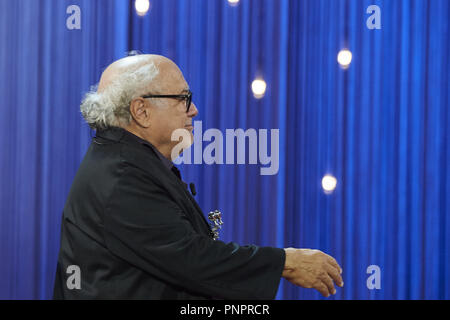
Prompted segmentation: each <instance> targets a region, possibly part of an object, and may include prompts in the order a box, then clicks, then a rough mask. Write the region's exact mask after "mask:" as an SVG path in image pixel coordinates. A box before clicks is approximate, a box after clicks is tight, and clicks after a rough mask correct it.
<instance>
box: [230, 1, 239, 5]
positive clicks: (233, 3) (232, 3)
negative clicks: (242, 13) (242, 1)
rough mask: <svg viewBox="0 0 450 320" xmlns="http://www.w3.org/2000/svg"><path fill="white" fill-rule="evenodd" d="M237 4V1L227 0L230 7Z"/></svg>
mask: <svg viewBox="0 0 450 320" xmlns="http://www.w3.org/2000/svg"><path fill="white" fill-rule="evenodd" d="M238 3H239V0H228V4H229V5H231V6H235V5H237V4H238Z"/></svg>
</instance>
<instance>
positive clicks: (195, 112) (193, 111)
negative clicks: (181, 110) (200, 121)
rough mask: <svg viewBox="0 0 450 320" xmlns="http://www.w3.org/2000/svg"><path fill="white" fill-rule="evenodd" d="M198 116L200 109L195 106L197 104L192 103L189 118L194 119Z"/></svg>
mask: <svg viewBox="0 0 450 320" xmlns="http://www.w3.org/2000/svg"><path fill="white" fill-rule="evenodd" d="M197 115H198V109H197V107H196V106H195V103H193V102H191V107H190V108H189V112H188V116H189V117H191V118H194V117H196V116H197Z"/></svg>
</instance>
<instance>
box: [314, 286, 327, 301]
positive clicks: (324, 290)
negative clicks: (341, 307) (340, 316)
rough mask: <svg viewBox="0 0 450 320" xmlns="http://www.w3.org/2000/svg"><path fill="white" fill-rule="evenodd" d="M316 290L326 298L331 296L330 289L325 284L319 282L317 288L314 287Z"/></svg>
mask: <svg viewBox="0 0 450 320" xmlns="http://www.w3.org/2000/svg"><path fill="white" fill-rule="evenodd" d="M314 289H316V290H317V291H319V292H320V294H321V295H323V296H324V297H325V298H328V297H329V296H330V293H329V292H328V288H327V286H326V285H325V284H324V283H323V282H319V283H318V284H317V285H316V286H314Z"/></svg>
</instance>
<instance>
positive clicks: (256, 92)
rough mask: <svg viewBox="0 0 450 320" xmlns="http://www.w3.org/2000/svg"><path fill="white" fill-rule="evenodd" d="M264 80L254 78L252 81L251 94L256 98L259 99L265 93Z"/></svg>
mask: <svg viewBox="0 0 450 320" xmlns="http://www.w3.org/2000/svg"><path fill="white" fill-rule="evenodd" d="M266 88H267V85H266V82H265V81H264V80H262V79H255V80H253V82H252V91H253V96H254V97H255V98H256V99H261V98H262V97H264V94H265V93H266Z"/></svg>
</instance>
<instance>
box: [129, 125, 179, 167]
mask: <svg viewBox="0 0 450 320" xmlns="http://www.w3.org/2000/svg"><path fill="white" fill-rule="evenodd" d="M123 129H125V130H127V131H128V132H131V133H132V134H134V135H135V136H137V137H139V138H141V139H143V140H145V141H147V142H149V143H150V144H151V145H152V146H153V147H155V148H156V149H157V150H158V151H159V152H160V153H161V154H162V155H163V156H164V157H165V158H167V159H168V160H170V161H172V158H171V152H172V146H170V145H164V144H159V143H157V142H156V141H154V140H153V139H152V138H151V137H148V136H147V135H146V134H145V132H143V131H142V130H137V129H136V128H134V127H133V126H127V127H124V128H123Z"/></svg>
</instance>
